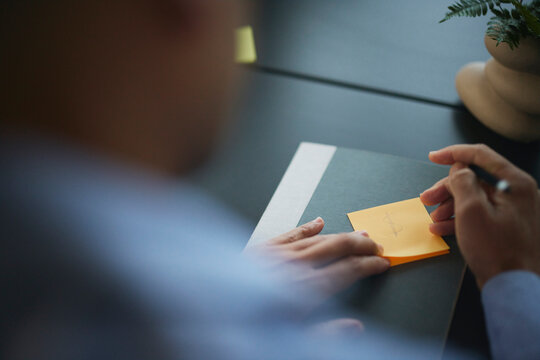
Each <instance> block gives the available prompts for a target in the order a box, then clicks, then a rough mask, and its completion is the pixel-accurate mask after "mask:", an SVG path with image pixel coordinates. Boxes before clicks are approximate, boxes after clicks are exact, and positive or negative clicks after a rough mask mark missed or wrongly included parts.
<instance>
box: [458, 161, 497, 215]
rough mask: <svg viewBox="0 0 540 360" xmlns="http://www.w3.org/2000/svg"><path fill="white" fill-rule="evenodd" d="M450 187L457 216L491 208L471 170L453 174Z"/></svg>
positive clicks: (460, 170) (467, 169)
mask: <svg viewBox="0 0 540 360" xmlns="http://www.w3.org/2000/svg"><path fill="white" fill-rule="evenodd" d="M448 187H449V190H450V193H451V194H452V196H453V198H454V209H455V214H456V216H459V215H461V214H463V213H464V212H468V211H476V210H481V209H485V208H487V207H489V206H490V203H489V201H488V198H487V194H486V193H485V191H484V190H483V189H482V187H481V186H480V183H479V182H478V180H477V179H476V175H475V174H474V173H473V171H472V170H471V169H469V168H463V169H459V170H457V171H454V172H453V173H451V174H450V176H449V177H448Z"/></svg>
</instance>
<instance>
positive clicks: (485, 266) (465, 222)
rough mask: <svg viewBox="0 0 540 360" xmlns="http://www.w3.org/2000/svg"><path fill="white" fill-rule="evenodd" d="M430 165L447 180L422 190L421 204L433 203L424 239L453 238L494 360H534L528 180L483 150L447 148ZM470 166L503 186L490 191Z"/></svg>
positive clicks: (538, 290) (539, 205) (535, 267)
mask: <svg viewBox="0 0 540 360" xmlns="http://www.w3.org/2000/svg"><path fill="white" fill-rule="evenodd" d="M430 159H431V160H432V161H433V162H435V163H438V164H443V165H452V168H451V170H450V175H449V176H448V177H447V178H445V179H443V180H441V181H439V182H438V183H437V184H435V185H434V186H433V187H432V188H431V189H428V190H426V191H425V192H424V193H423V194H422V195H421V199H422V201H423V202H424V204H426V205H435V204H440V205H439V207H438V209H437V210H435V211H434V212H433V213H432V214H431V216H432V218H433V220H434V222H435V224H433V225H432V228H431V230H432V232H434V233H437V234H441V235H446V234H452V233H454V232H455V234H456V236H457V241H458V244H459V247H460V249H461V252H462V253H463V256H464V258H465V260H466V261H467V264H468V265H469V267H470V268H471V270H472V271H473V273H474V274H475V276H476V280H477V283H478V286H479V287H480V288H481V289H482V300H483V304H484V310H485V314H486V321H487V327H488V333H489V338H490V343H491V348H492V353H493V357H494V358H496V359H508V358H512V359H533V358H536V359H537V358H540V343H539V342H538V339H539V338H540V302H539V301H538V299H540V277H539V274H540V196H539V192H538V188H537V184H536V182H535V180H534V179H533V178H532V177H531V176H529V175H528V174H526V173H525V172H523V171H521V170H520V169H518V168H517V167H515V166H514V165H513V164H511V163H510V162H509V161H508V160H506V159H505V158H503V157H502V156H500V155H499V154H497V153H496V152H494V151H493V150H491V149H490V148H488V147H486V146H484V145H455V146H450V147H448V148H445V149H442V150H439V151H436V152H433V153H431V154H430ZM470 164H475V165H478V166H480V167H482V168H484V169H485V170H487V171H488V172H490V173H491V174H493V175H495V176H497V177H499V178H501V179H506V180H507V181H509V182H510V184H511V187H512V191H511V193H502V192H497V191H494V190H493V189H492V188H490V187H489V186H486V185H484V184H482V183H481V182H479V180H478V179H477V178H476V176H475V175H474V173H473V172H472V171H471V170H470V169H469V168H468V167H467V166H468V165H470Z"/></svg>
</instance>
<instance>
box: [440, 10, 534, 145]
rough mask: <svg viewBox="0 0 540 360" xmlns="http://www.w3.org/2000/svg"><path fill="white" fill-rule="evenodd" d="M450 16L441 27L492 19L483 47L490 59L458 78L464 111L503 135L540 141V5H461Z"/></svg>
mask: <svg viewBox="0 0 540 360" xmlns="http://www.w3.org/2000/svg"><path fill="white" fill-rule="evenodd" d="M448 10H449V11H448V13H447V14H446V16H445V17H444V19H442V20H441V21H440V22H444V21H447V20H449V19H452V18H454V17H462V16H467V17H477V16H483V15H486V14H487V13H488V12H489V13H491V14H492V17H491V19H490V20H489V21H488V23H487V31H486V36H485V38H484V42H485V44H486V47H487V49H488V51H489V53H490V54H491V55H492V56H493V58H491V59H490V60H488V61H487V62H486V63H481V62H475V63H470V64H468V65H466V66H464V67H463V68H462V69H461V70H460V71H459V72H458V74H457V76H456V88H457V91H458V94H459V96H460V98H461V100H462V101H463V103H464V104H465V106H466V107H467V108H468V109H469V110H470V111H471V112H472V113H473V115H475V117H476V118H477V119H478V120H480V121H481V122H482V123H484V124H485V125H486V126H488V127H489V128H491V129H493V130H494V131H496V132H498V133H500V134H501V135H504V136H506V137H508V138H511V139H514V140H517V141H523V142H530V141H535V140H538V139H540V0H532V1H523V0H505V1H503V0H460V1H459V2H457V3H455V4H454V5H451V6H449V7H448Z"/></svg>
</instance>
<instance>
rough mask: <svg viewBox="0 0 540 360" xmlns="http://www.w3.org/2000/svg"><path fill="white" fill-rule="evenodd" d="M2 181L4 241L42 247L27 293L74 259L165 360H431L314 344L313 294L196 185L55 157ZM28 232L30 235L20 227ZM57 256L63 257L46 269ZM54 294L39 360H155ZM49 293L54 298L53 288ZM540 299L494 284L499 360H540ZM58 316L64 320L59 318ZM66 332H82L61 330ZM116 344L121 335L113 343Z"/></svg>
mask: <svg viewBox="0 0 540 360" xmlns="http://www.w3.org/2000/svg"><path fill="white" fill-rule="evenodd" d="M0 168H1V171H2V174H3V176H2V180H1V182H0V186H1V189H2V193H1V194H0V200H1V202H2V203H3V204H6V205H5V206H6V208H5V209H8V210H9V213H10V214H9V215H8V216H7V217H3V223H4V229H6V228H7V229H11V231H10V230H8V231H7V235H8V237H9V238H12V237H10V235H13V239H16V238H17V236H18V235H19V234H18V232H19V231H24V233H25V234H26V237H25V238H24V239H25V241H28V239H30V240H29V241H28V245H24V246H22V245H21V244H20V242H17V243H16V242H15V241H19V240H13V241H14V242H13V243H9V240H8V244H10V245H9V246H13V248H15V249H19V250H15V251H14V252H13V259H10V258H6V259H5V261H4V264H9V266H6V268H7V269H8V270H9V269H12V272H13V274H16V273H17V271H19V272H21V273H24V274H26V273H27V272H29V273H30V275H29V276H30V277H26V278H25V277H22V278H21V277H20V276H22V275H20V274H17V276H19V277H14V279H16V280H17V279H19V280H20V279H24V281H25V282H30V283H33V279H34V278H40V277H41V276H42V275H41V274H43V273H47V272H48V271H49V270H48V268H47V265H41V264H42V260H43V264H47V260H50V257H51V256H52V257H53V260H54V259H61V261H66V262H67V263H68V266H67V269H68V272H69V271H70V270H69V269H70V267H69V266H70V265H69V264H70V262H69V261H70V259H75V260H72V261H73V263H74V264H75V263H76V265H77V266H81V267H82V269H83V270H82V272H83V273H84V274H86V273H88V274H91V276H90V278H91V279H97V280H96V281H97V283H98V285H97V287H95V288H97V289H99V290H100V291H101V289H102V288H107V291H108V290H109V288H108V287H116V288H114V289H113V290H114V291H112V292H114V293H117V292H118V293H120V294H121V296H120V300H119V301H120V303H121V304H124V305H122V306H120V308H122V307H125V306H128V308H129V312H140V313H143V314H144V316H145V318H147V319H149V321H148V322H147V323H146V322H145V324H148V325H147V326H148V329H147V330H148V331H147V332H148V333H150V334H151V336H152V337H155V340H150V339H149V338H148V337H146V336H145V337H144V339H143V340H142V342H146V341H148V342H152V343H158V344H159V345H158V348H160V349H164V350H163V351H164V353H166V354H167V356H166V357H165V356H164V358H182V359H231V360H232V359H235V360H236V359H361V358H366V359H388V358H399V359H422V358H431V354H432V349H431V347H430V345H429V343H425V342H419V341H417V340H414V339H407V338H403V337H401V336H396V335H393V334H390V333H387V332H384V331H383V330H380V329H370V331H368V332H367V333H366V334H364V335H363V336H361V337H359V338H357V337H354V338H352V337H351V338H349V337H343V338H339V339H335V338H318V337H316V336H314V335H310V334H309V332H308V331H306V322H305V319H304V315H305V314H304V312H305V311H304V309H305V308H306V304H309V303H310V301H311V300H310V299H311V298H312V297H313V293H311V292H310V290H309V289H302V288H298V287H294V288H293V287H291V286H289V285H287V283H286V281H285V280H284V279H282V278H280V277H279V276H278V275H276V274H269V273H268V272H267V271H263V270H262V268H261V267H260V266H259V264H256V263H252V262H250V261H249V260H247V259H245V258H244V257H243V256H241V255H240V249H238V248H237V247H236V246H234V244H238V239H245V240H246V241H247V239H248V237H249V230H250V229H249V226H248V225H247V224H246V223H245V222H244V221H243V220H242V219H240V218H238V217H237V216H235V215H234V214H233V213H232V212H231V211H229V210H228V209H227V208H225V207H224V206H223V205H221V204H219V203H217V202H216V201H214V200H213V199H211V198H209V197H208V196H206V195H204V193H202V192H201V191H200V190H199V189H197V188H195V187H193V186H191V185H188V184H186V183H183V182H170V181H165V180H163V179H158V178H156V177H154V176H152V175H149V174H145V173H144V172H143V171H139V170H137V169H132V168H126V167H121V166H118V164H114V163H110V162H107V161H104V160H103V159H99V158H97V157H94V156H92V155H88V154H86V153H83V152H81V151H78V150H74V149H71V148H67V147H63V146H58V145H50V144H47V145H44V144H41V145H39V146H37V145H35V144H25V145H20V144H13V143H11V144H4V146H3V150H2V157H1V158H0ZM21 222H22V223H23V224H24V226H23V227H18V225H13V224H19V223H21ZM51 234H52V236H51ZM57 236H58V239H57ZM49 239H52V240H49ZM49 242H50V243H49ZM20 249H22V250H20ZM37 249H43V250H39V251H38V250H37ZM51 249H52V250H51ZM8 250H9V249H8ZM49 250H50V251H51V253H52V254H53V255H46V256H45V255H43V254H48V253H49ZM4 253H7V251H6V252H4ZM17 254H18V255H17ZM21 254H23V255H24V256H20V255H21ZM27 255H28V257H27ZM21 257H22V258H23V259H21ZM42 257H46V258H47V259H42ZM53 260H51V261H53ZM54 261H56V260H54ZM6 268H4V269H3V270H5V271H6V272H7V273H9V274H11V272H9V271H8V270H6ZM19 268H20V269H25V270H17V269H19ZM13 269H15V270H13ZM77 271H79V270H77ZM74 273H75V271H74ZM76 274H78V272H76ZM57 275H59V274H56V273H53V274H52V275H51V276H53V278H54V277H55V276H57ZM60 275H65V274H60ZM60 278H62V277H61V276H60ZM6 279H8V280H7V283H6V284H7V285H6V286H7V287H8V290H9V291H15V292H16V291H17V286H19V285H20V284H17V283H16V280H13V281H11V282H10V280H9V279H10V277H9V276H8V277H6ZM62 279H63V278H62ZM63 281H64V280H59V281H58V283H57V284H64V282H63ZM70 281H71V280H70ZM70 281H66V282H65V283H66V284H72V283H73V281H71V282H70ZM80 282H83V280H81V281H77V280H75V283H76V284H77V283H80ZM110 283H111V284H116V285H114V286H113V285H110ZM14 284H15V285H14ZM46 284H47V285H46V286H49V287H50V289H51V290H48V289H49V288H46V291H50V292H51V293H55V294H56V293H60V294H64V295H62V296H59V297H57V298H56V299H57V300H55V301H56V302H54V301H53V302H52V305H50V308H48V307H43V309H45V310H41V312H44V314H42V313H41V312H39V311H38V313H37V315H36V314H34V313H32V312H30V314H26V313H24V314H22V315H24V316H27V318H28V319H29V320H27V322H28V323H30V324H33V323H37V326H38V328H41V330H42V331H43V332H42V333H40V334H42V335H41V336H44V340H43V341H42V342H43V343H46V344H48V345H47V346H45V347H44V349H45V350H44V351H45V352H46V354H44V353H43V352H42V353H41V354H40V356H41V357H40V356H34V357H33V358H52V357H53V356H52V354H54V355H55V356H54V357H56V358H61V357H65V358H70V357H71V358H73V357H74V356H76V357H77V358H80V359H82V358H89V359H91V358H102V359H104V358H122V357H126V358H128V357H129V358H132V359H133V358H136V357H140V358H145V356H144V354H142V353H141V352H136V355H133V354H130V353H129V351H128V350H126V348H127V349H129V346H131V345H133V346H134V347H137V348H138V347H140V345H141V344H140V342H141V340H140V339H139V342H137V341H134V340H133V339H132V338H131V337H129V336H127V340H126V339H124V341H125V342H126V344H127V346H126V345H125V344H124V345H123V346H116V345H114V346H113V345H110V344H111V343H112V344H115V343H116V342H120V341H121V340H120V339H121V338H122V337H121V336H119V337H118V339H119V340H118V341H117V340H116V339H117V337H115V336H116V335H114V334H117V333H115V332H112V331H111V330H110V328H111V327H112V328H115V327H116V325H117V324H116V323H115V321H113V320H111V322H112V324H109V323H108V322H107V320H106V319H104V320H102V319H101V318H100V316H102V315H101V312H100V311H99V309H98V311H97V314H98V315H96V316H97V320H96V319H95V318H92V319H90V320H88V319H87V318H86V317H85V316H86V315H84V316H83V315H81V314H79V313H80V312H82V311H83V310H81V309H85V308H84V307H83V306H82V307H81V306H79V305H78V304H79V302H82V303H84V301H85V300H84V299H82V298H80V296H79V295H77V296H76V295H73V297H74V298H73V299H69V301H68V302H67V304H68V305H65V304H64V303H63V301H61V300H58V298H60V299H63V298H65V297H70V294H71V292H70V291H66V289H64V288H62V289H57V288H55V283H54V281H53V282H52V284H50V283H46ZM101 284H104V285H101ZM105 284H107V285H105ZM79 285H80V284H79ZM10 286H11V288H9V287H10ZM36 286H38V287H40V286H43V285H42V282H38V285H36ZM57 286H58V287H60V285H57ZM66 286H67V287H69V286H71V285H66ZM80 286H82V287H83V289H82V290H80V291H79V290H77V292H74V293H76V294H80V293H82V294H84V293H85V291H86V290H85V286H86V283H84V282H83V283H82V285H80ZM62 287H65V286H64V285H62ZM75 287H77V286H75ZM88 288H90V285H88ZM95 288H94V287H92V289H95ZM93 291H94V290H93ZM40 294H41V293H40ZM107 294H108V292H107ZM21 296H22V295H21ZM40 296H41V295H40ZM78 296H79V297H78ZM539 296H540V280H539V279H538V277H537V276H536V275H533V274H530V273H523V272H513V273H507V274H503V275H500V276H498V277H497V278H495V279H492V280H491V281H490V282H488V283H487V284H486V287H485V289H484V292H483V300H484V306H485V310H486V317H487V319H488V327H489V336H490V338H491V340H492V344H493V345H492V346H493V351H494V356H495V357H496V358H501V359H503V358H516V356H521V358H540V345H539V342H538V341H535V340H537V339H540V302H538V301H534V300H535V299H539V298H540V297H539ZM45 298H47V297H46V296H45ZM21 299H23V300H24V298H21ZM21 299H19V300H17V301H21ZM39 299H41V297H40V298H39ZM66 301H67V300H66ZM38 303H39V301H38ZM106 303H107V302H106ZM63 304H64V305H63ZM92 304H93V303H92ZM92 304H90V306H94V305H92ZM107 304H108V303H107ZM125 304H127V305H125ZM113 308H114V306H113ZM17 309H18V308H17ZM25 309H26V308H23V310H20V309H18V310H17V311H21V312H25V311H27V310H25ZM38 309H41V308H40V307H39V306H38ZM51 309H53V310H51ZM6 310H8V311H9V308H8V309H6ZM14 311H15V310H14ZM17 311H15V312H17ZM329 311H332V313H331V314H326V317H328V318H337V317H341V316H342V314H341V312H340V309H339V308H337V307H336V308H334V309H333V310H329ZM47 312H49V313H52V314H59V315H55V316H54V317H52V316H49V317H47V314H48V313H47ZM66 314H67V315H66ZM64 318H67V319H70V321H68V322H67V323H65V322H60V321H59V320H56V319H64ZM129 318H130V319H131V317H129ZM32 319H34V320H32ZM35 319H37V320H35ZM79 319H82V320H79ZM86 321H88V324H90V323H91V324H97V325H92V326H90V325H88V324H87V323H86ZM16 323H17V324H19V322H16ZM27 327H30V328H31V329H32V328H33V327H32V326H30V325H27ZM34 327H35V326H34ZM17 329H19V327H17V328H16V329H15V330H14V331H15V335H14V336H15V339H16V340H13V341H12V342H11V343H10V346H11V347H12V348H13V349H12V350H10V351H11V352H13V353H17V352H18V351H19V352H20V351H22V350H21V349H20V342H21V341H22V343H25V341H29V340H31V339H33V338H32V337H30V338H28V331H26V330H24V329H25V327H24V326H23V327H22V329H23V330H21V331H19V333H17ZM96 329H97V330H96ZM98 330H99V331H98ZM109 332H110V333H111V334H113V335H110V336H107V334H109ZM30 334H32V332H30ZM122 334H123V333H122ZM18 337H21V339H22V340H20V339H19V340H17V339H18ZM90 338H94V340H93V341H89V339H90ZM3 340H4V339H3ZM493 340H494V341H493ZM103 344H109V345H107V346H105V345H103ZM108 346H111V347H108ZM115 346H116V347H115ZM111 348H113V349H116V350H114V351H112V350H110V349H111ZM118 349H120V350H118ZM58 354H60V355H58ZM82 354H85V355H86V356H87V357H84V356H83V355H82ZM89 354H90V355H89ZM463 356H464V355H463V354H459V358H463ZM153 357H154V358H155V357H156V356H155V354H154V355H153ZM150 358H152V356H150Z"/></svg>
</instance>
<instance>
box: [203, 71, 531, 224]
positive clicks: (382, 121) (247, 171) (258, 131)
mask: <svg viewBox="0 0 540 360" xmlns="http://www.w3.org/2000/svg"><path fill="white" fill-rule="evenodd" d="M247 75H248V80H249V83H250V84H251V85H250V86H249V87H248V89H246V92H245V94H246V95H245V96H244V101H243V103H244V104H243V106H241V107H240V112H239V114H238V116H237V119H236V125H235V126H234V129H233V130H232V131H231V134H230V135H229V137H228V139H227V140H225V141H224V143H223V144H222V146H221V147H220V149H219V151H217V153H216V156H215V158H214V159H213V160H212V161H211V163H210V164H209V165H208V166H207V167H206V168H205V169H204V170H203V171H202V172H201V173H200V174H199V175H198V176H197V181H199V182H200V183H201V184H203V185H204V186H205V187H207V188H208V189H209V190H210V191H211V192H213V193H214V194H215V195H217V196H218V197H219V198H221V199H223V200H224V201H225V202H227V203H229V204H230V205H231V206H233V207H234V208H236V210H238V211H239V212H240V213H242V214H243V215H245V216H246V217H247V218H249V219H251V220H252V221H253V222H254V223H256V222H257V221H258V219H259V217H260V216H261V215H262V212H263V211H264V209H265V208H266V205H267V204H268V201H269V200H270V197H271V196H272V194H273V192H274V190H275V189H276V187H277V185H278V183H279V181H280V179H281V177H282V176H283V173H284V172H285V170H286V168H287V165H288V164H289V162H290V160H291V158H292V156H293V154H294V152H295V151H296V148H297V147H298V145H299V143H300V142H301V141H312V142H318V143H324V144H331V145H337V146H345V147H351V148H358V149H365V150H370V151H376V152H382V153H388V154H394V155H400V156H405V157H410V158H414V159H419V160H424V161H427V155H428V152H429V151H431V150H436V149H439V148H441V147H444V146H447V145H451V144H456V143H477V142H483V143H486V144H488V145H490V146H492V147H493V148H495V149H496V150H498V151H500V152H501V153H503V154H505V155H507V156H508V157H509V158H510V159H511V160H513V161H514V162H517V163H518V164H519V165H520V166H521V167H523V168H524V169H526V170H528V171H529V172H531V173H532V174H533V175H534V176H535V177H536V178H537V179H538V178H540V153H539V149H540V144H539V143H533V144H529V145H524V144H519V143H515V142H512V141H510V140H506V139H504V138H502V137H500V136H498V135H496V134H495V133H493V132H492V131H490V130H488V129H487V128H485V127H484V126H483V125H481V124H480V123H479V122H478V121H476V120H475V119H474V118H473V117H472V116H471V115H470V114H469V113H468V112H467V111H466V110H464V109H454V108H449V107H444V106H437V105H431V104H424V103H421V102H414V101H409V100H402V99H396V98H392V97H387V96H380V95H377V94H371V93H369V92H361V91H355V90H351V89H344V88H340V87H335V86H331V85H325V84H320V83H313V82H309V81H304V80H298V79H291V78H288V77H284V76H276V75H273V74H265V73H260V72H258V71H257V70H247Z"/></svg>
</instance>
